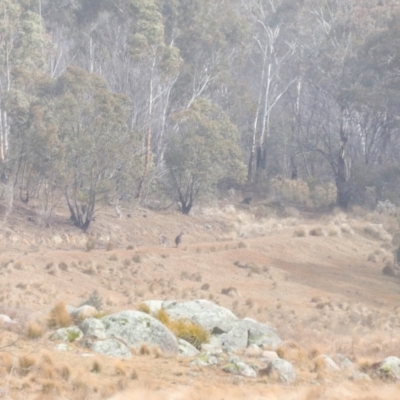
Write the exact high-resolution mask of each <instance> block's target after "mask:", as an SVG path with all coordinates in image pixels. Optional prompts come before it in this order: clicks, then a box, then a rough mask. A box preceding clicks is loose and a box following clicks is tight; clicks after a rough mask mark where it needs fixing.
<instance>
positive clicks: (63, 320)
mask: <svg viewBox="0 0 400 400" xmlns="http://www.w3.org/2000/svg"><path fill="white" fill-rule="evenodd" d="M48 325H49V327H50V328H56V327H62V328H65V327H67V326H70V325H72V318H71V316H70V315H69V313H68V311H67V309H66V308H65V303H63V302H60V303H57V304H56V305H55V306H54V308H53V309H52V310H51V311H50V315H49V318H48Z"/></svg>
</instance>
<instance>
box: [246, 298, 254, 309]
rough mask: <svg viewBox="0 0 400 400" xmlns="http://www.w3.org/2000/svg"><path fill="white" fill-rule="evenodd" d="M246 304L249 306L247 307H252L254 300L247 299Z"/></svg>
mask: <svg viewBox="0 0 400 400" xmlns="http://www.w3.org/2000/svg"><path fill="white" fill-rule="evenodd" d="M246 306H247V307H249V308H253V306H254V300H253V299H247V300H246Z"/></svg>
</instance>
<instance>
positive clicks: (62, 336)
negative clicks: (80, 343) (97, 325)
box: [51, 326, 83, 343]
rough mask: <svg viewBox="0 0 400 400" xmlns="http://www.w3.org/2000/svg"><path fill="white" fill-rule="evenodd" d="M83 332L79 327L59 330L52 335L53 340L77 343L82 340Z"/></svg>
mask: <svg viewBox="0 0 400 400" xmlns="http://www.w3.org/2000/svg"><path fill="white" fill-rule="evenodd" d="M82 337H83V332H82V331H81V330H80V329H79V328H78V327H77V326H70V327H68V328H60V329H57V330H56V331H55V332H54V333H53V334H52V335H51V340H62V341H63V342H70V343H71V342H75V341H76V340H79V339H82Z"/></svg>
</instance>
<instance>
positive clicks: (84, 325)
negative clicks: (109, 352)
mask: <svg viewBox="0 0 400 400" xmlns="http://www.w3.org/2000/svg"><path fill="white" fill-rule="evenodd" d="M79 328H80V329H81V330H82V332H83V333H84V334H85V336H88V337H92V338H95V339H106V338H107V336H106V331H105V328H104V325H103V323H102V322H101V321H100V320H98V319H96V318H87V319H85V320H83V321H82V322H81V324H80V325H79Z"/></svg>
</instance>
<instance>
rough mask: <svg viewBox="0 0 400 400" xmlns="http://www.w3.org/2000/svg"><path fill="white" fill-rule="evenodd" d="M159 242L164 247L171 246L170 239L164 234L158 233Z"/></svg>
mask: <svg viewBox="0 0 400 400" xmlns="http://www.w3.org/2000/svg"><path fill="white" fill-rule="evenodd" d="M158 242H159V243H160V244H161V246H162V247H168V246H169V239H168V238H167V237H166V236H164V235H158Z"/></svg>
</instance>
